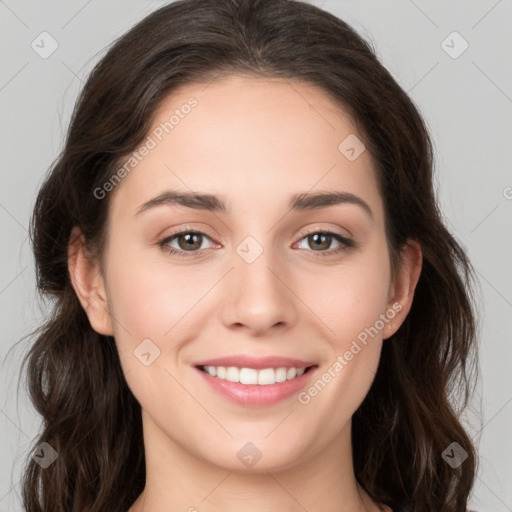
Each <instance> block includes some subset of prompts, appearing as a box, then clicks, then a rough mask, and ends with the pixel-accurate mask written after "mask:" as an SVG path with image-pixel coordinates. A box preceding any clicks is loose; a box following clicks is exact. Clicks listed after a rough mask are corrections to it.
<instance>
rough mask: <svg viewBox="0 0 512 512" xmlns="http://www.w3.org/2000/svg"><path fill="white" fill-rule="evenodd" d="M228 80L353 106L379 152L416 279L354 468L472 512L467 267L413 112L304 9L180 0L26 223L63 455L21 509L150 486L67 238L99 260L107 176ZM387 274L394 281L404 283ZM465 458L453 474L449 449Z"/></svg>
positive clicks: (52, 417)
mask: <svg viewBox="0 0 512 512" xmlns="http://www.w3.org/2000/svg"><path fill="white" fill-rule="evenodd" d="M233 74H238V75H247V76H257V77H266V78H280V79H284V80H290V81H298V82H303V83H307V84H312V85H314V86H317V87H318V88H320V89H321V90H322V91H323V92H324V93H325V94H327V95H328V96H329V97H330V98H331V99H332V101H334V102H336V104H338V105H339V106H340V107H342V108H343V109H344V110H345V111H346V112H348V113H349V115H350V116H351V118H352V120H353V121H354V123H355V124H356V127H357V129H358V134H360V136H361V138H362V139H363V141H364V144H365V146H366V148H367V150H368V151H369V152H370V154H371V156H372V160H373V162H374V168H375V173H376V176H377V180H378V184H379V189H380V192H381V194H382V198H383V201H384V209H385V223H386V237H387V241H388V247H389V250H390V257H391V262H392V266H393V269H396V268H397V265H398V264H399V261H400V260H399V258H400V249H401V248H402V247H403V245H404V244H405V243H406V241H407V239H408V238H412V239H416V240H418V241H419V242H420V244H421V247H422V255H423V268H422V272H421V275H420V278H419V281H418V284H417V286H416V291H415V298H414V301H413V304H412V308H411V310H410V312H409V314H408V316H407V318H406V319H405V321H404V323H403V324H402V326H401V327H400V329H399V330H398V331H397V332H396V333H395V334H394V335H393V336H392V337H391V338H390V339H389V340H387V341H386V343H384V345H383V348H382V353H381V362H380V365H379V368H378V371H377V374H376V376H375V379H374V382H373V384H372V386H371V388H370V390H369V392H368V394H367V396H366V398H365V399H364V401H363V403H362V404H361V406H360V407H359V408H358V410H357V411H356V412H355V414H354V416H353V418H352V421H353V428H352V444H353V457H354V470H355V475H356V478H357V480H358V482H359V483H360V485H361V486H362V487H363V488H364V489H365V490H366V491H367V492H368V494H369V495H370V496H371V497H372V499H374V500H375V501H377V502H382V503H384V504H386V505H388V506H389V507H391V508H392V509H393V510H394V512H405V511H411V512H412V511H415V512H420V511H428V512H432V511H434V510H435V511H436V512H461V511H462V510H466V508H467V500H468V497H469V495H470V492H471V489H472V486H473V483H474V479H475V473H476V467H477V452H476V448H475V445H474V444H473V442H472V440H471V438H470V436H469V435H468V433H467V432H466V430H465V428H464V427H463V425H462V422H461V420H460V414H461V412H462V411H463V410H464V409H465V408H466V407H467V405H468V399H469V397H470V396H471V394H472V392H473V388H472V383H473V382H474V381H473V380H472V379H473V372H476V374H478V364H477V361H478V353H477V345H476V339H477V334H476V333H477V325H476V323H477V322H476V317H475V313H474V311H475V305H474V301H473V296H474V295H473V283H474V281H475V276H474V270H473V268H472V266H471V263H470V262H469V260H468V257H467V255H466V253H465V251H464V249H463V248H462V247H461V245H459V243H458V242H457V241H456V240H455V238H454V237H453V236H452V234H451V233H450V231H449V230H448V229H447V227H446V225H445V222H444V220H443V218H442V214H441V212H440V210H439V208H438V206H437V201H436V197H435V190H434V182H433V179H434V152H433V143H432V141H431V138H430V135H429V132H428V129H427V127H426V124H425V122H424V120H423V119H422V117H421V115H420V113H419V110H418V108H417V107H416V106H415V104H414V103H413V101H412V100H411V99H410V98H409V97H408V95H407V94H406V93H405V92H404V90H403V89H402V88H401V87H400V86H399V85H398V84H397V82H396V81H395V80H394V79H393V77H392V76H391V74H390V73H389V72H388V71H387V70H386V69H385V68H384V67H383V65H382V64H381V63H380V61H379V59H378V57H377V56H376V52H375V50H374V48H373V46H372V44H371V43H369V42H368V41H366V40H364V39H363V38H362V37H361V36H360V35H359V34H357V32H355V31H354V29H352V28H351V27H350V26H349V25H347V24H346V23H345V22H343V21H342V20H340V19H339V18H337V17H336V16H334V15H332V14H330V13H328V12H326V11H324V10H322V9H320V8H318V7H316V6H313V5H311V4H308V3H306V2H302V1H297V0H178V1H176V2H173V3H170V4H168V5H165V6H163V7H161V8H159V9H157V10H155V11H154V12H152V13H151V14H149V15H147V16H146V17H145V18H144V19H143V20H142V21H140V22H139V23H137V24H136V25H135V26H134V27H133V28H131V29H130V30H129V31H127V32H126V33H125V34H124V35H122V36H121V37H120V38H118V39H117V40H116V41H114V42H113V43H112V44H111V45H110V46H109V47H108V48H107V49H106V51H105V54H104V55H103V56H102V58H101V59H100V60H99V62H98V63H97V64H96V65H95V67H94V69H93V70H92V72H91V73H90V75H89V77H88V79H87V81H86V83H85V85H84V87H83V89H82V90H81V92H80V94H79V97H78V99H77V101H76V104H75V107H74V111H73V115H72V118H71V121H70V125H69V128H68V131H67V136H66V139H65V142H64V147H63V149H62V151H61V152H60V154H59V156H58V157H57V158H56V159H55V160H54V162H53V163H52V165H51V167H50V169H49V170H48V173H47V175H46V177H45V180H44V182H43V184H42V186H41V188H40V190H39V193H38V196H37V199H36V202H35V206H34V210H33V213H32V217H31V224H30V239H31V243H32V247H33V252H34V256H35V261H36V275H37V287H38V292H39V293H40V294H41V295H42V296H43V297H46V298H50V299H51V300H52V304H51V306H52V309H51V314H50V315H49V317H48V318H47V319H46V321H45V323H44V324H43V325H41V326H40V327H39V328H38V329H37V330H36V331H35V333H33V334H35V339H34V343H33V344H32V345H31V347H30V350H29V351H28V353H27V354H26V356H25V358H24V359H23V363H22V371H23V369H26V371H27V377H26V382H27V387H28V389H29V393H30V398H31V400H32V402H33V404H34V407H35V409H36V410H37V412H38V413H39V414H40V415H41V416H42V429H41V433H40V436H39V437H38V438H37V439H36V440H35V444H34V446H36V445H39V444H40V443H42V442H47V443H48V444H49V445H51V446H52V448H54V449H55V450H56V451H57V453H58V458H57V459H56V460H55V462H54V463H53V464H52V465H51V466H50V467H48V468H47V469H42V468H41V466H40V465H39V464H37V462H35V461H34V460H32V458H27V461H26V464H25V466H24V468H23V481H22V482H23V483H22V492H23V502H24V506H25V507H26V510H27V511H28V512H41V511H44V512H50V511H52V512H85V511H87V512H103V511H105V510H108V511H109V512H126V510H128V508H129V507H130V506H131V505H132V504H133V502H134V501H135V499H136V498H137V496H138V495H139V494H140V493H141V492H142V491H143V488H144V484H145V471H146V470H145V461H144V445H143V438H142V420H141V408H140V404H139V403H138V402H137V400H136V399H135V397H134V396H133V394H132V392H131V391H130V389H129V388H128V386H127V384H126V381H125V378H124V375H123V372H122V369H121V365H120V361H119V357H118V353H117V350H116V346H115V341H114V338H113V337H110V336H103V335H100V334H98V333H96V332H95V331H94V330H93V329H92V328H91V325H90V323H89V321H88V318H87V316H86V314H85V312H84V310H83V309H82V307H81V305H80V303H79V301H78V298H77V296H76V294H75V292H74V290H73V287H72V285H71V281H70V276H69V272H68V246H69V242H70V234H71V231H72V229H73V227H75V226H78V227H79V228H80V229H81V231H82V233H83V234H84V236H85V241H86V246H87V248H88V250H89V251H90V254H91V255H92V256H94V257H100V256H101V254H102V250H103V249H104V244H105V238H106V230H105V226H106V223H107V220H108V211H109V210H108V208H109V197H110V195H109V194H107V196H106V197H105V199H103V200H99V199H98V198H97V197H96V196H95V194H94V190H95V189H97V188H98V187H101V186H102V184H104V183H106V182H107V181H108V180H109V179H110V178H111V177H112V176H113V175H114V173H115V171H116V170H117V169H119V166H120V165H121V164H122V162H123V161H124V159H125V158H126V156H127V155H129V154H130V153H131V152H133V151H134V150H135V149H136V148H137V147H138V145H139V144H140V143H141V141H143V139H144V137H145V136H146V135H147V132H148V131H149V129H150V127H151V122H152V119H153V118H154V115H155V112H156V109H157V108H158V107H159V105H160V104H161V103H162V101H163V100H164V99H165V98H166V97H167V96H168V95H169V94H171V93H172V92H173V90H175V89H176V88H178V87H180V86H182V85H186V84H187V83H207V82H209V81H211V80H215V79H216V78H217V77H219V76H229V75H233ZM394 271H395V270H393V272H394ZM454 442H456V443H458V444H459V445H460V446H461V447H462V448H463V449H464V450H465V452H466V453H467V459H466V460H465V461H464V462H463V463H462V464H460V465H459V466H458V467H456V468H452V467H451V465H449V464H447V462H445V460H444V459H443V455H442V454H443V451H444V450H445V449H446V448H447V447H449V446H450V445H451V443H454Z"/></svg>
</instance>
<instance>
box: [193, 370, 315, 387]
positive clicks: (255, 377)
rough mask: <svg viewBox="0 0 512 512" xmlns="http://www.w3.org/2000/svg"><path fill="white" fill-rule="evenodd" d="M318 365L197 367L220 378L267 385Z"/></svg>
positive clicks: (287, 378) (297, 374) (299, 375)
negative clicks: (299, 366) (258, 367)
mask: <svg viewBox="0 0 512 512" xmlns="http://www.w3.org/2000/svg"><path fill="white" fill-rule="evenodd" d="M316 366H317V365H313V366H307V367H303V368H295V367H289V368H286V367H284V366H283V367H278V368H262V369H255V368H245V367H243V368H238V367H236V366H227V367H226V366H210V365H208V366H205V365H200V366H197V368H198V369H199V370H201V371H203V372H204V373H207V374H208V375H210V376H212V377H216V378H217V379H219V380H225V381H229V382H238V383H240V384H246V385H257V386H267V385H271V384H277V383H280V382H286V381H289V380H294V379H297V378H299V377H301V376H302V375H304V374H305V373H307V372H308V371H310V370H311V369H312V368H316Z"/></svg>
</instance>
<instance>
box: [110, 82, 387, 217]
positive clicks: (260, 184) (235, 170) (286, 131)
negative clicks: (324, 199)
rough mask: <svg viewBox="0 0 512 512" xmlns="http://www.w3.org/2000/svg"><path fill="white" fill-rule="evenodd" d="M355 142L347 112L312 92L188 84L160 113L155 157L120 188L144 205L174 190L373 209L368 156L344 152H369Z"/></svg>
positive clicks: (151, 138)
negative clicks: (311, 197)
mask: <svg viewBox="0 0 512 512" xmlns="http://www.w3.org/2000/svg"><path fill="white" fill-rule="evenodd" d="M357 135H358V134H357V131H356V129H355V126H354V123H353V122H352V120H351V118H350V116H349V115H348V114H347V113H346V112H345V111H344V110H343V109H342V107H341V106H340V105H338V104H337V103H335V102H334V101H332V100H331V99H330V98H329V97H328V96H327V95H326V94H325V93H324V92H323V91H322V90H321V89H320V88H318V87H315V86H312V85H310V84H304V83H299V82H293V81H290V80H284V79H266V78H265V79H263V78H252V77H242V76H231V77H228V78H223V79H222V80H214V81H212V82H210V83H208V84H204V83H203V84H195V83H193V84H187V85H185V86H182V87H180V88H179V89H177V90H175V91H173V92H172V93H171V94H170V95H168V96H167V97H166V98H165V99H164V100H163V101H162V103H161V104H160V106H159V108H158V109H157V110H156V112H155V114H154V116H153V119H152V123H151V128H150V130H149V131H148V134H147V136H146V138H145V139H144V141H143V144H142V145H146V146H147V147H150V149H149V150H148V151H145V156H144V157H143V158H142V159H140V160H138V161H137V162H136V163H134V166H133V170H132V171H130V172H129V174H128V176H127V177H126V178H125V179H123V183H121V185H122V186H119V187H118V188H120V189H121V188H125V189H126V193H124V194H121V195H123V196H124V200H129V201H130V202H132V203H134V202H137V203H138V204H140V203H141V202H143V201H144V200H147V199H149V198H150V196H152V195H156V194H157V193H161V192H162V191H163V190H164V189H166V188H172V189H181V190H187V189H192V190H203V191H204V190H208V191H209V192H210V193H214V194H215V193H218V194H222V195H224V196H228V197H229V198H230V199H229V202H230V204H233V206H236V204H237V203H238V204H239V205H240V206H241V205H247V204H248V201H249V202H250V201H251V198H252V200H254V202H255V203H259V204H260V205H261V204H262V203H261V201H262V200H263V201H267V202H270V201H275V202H279V203H281V202H282V201H284V200H287V199H288V198H289V197H290V195H292V194H294V193H297V192H305V191H315V189H317V188H318V189H337V190H345V191H348V192H351V193H355V194H357V195H361V196H364V198H365V200H366V201H367V202H373V203H374V205H375V204H376V203H379V202H380V198H379V194H378V191H377V185H376V180H375V176H374V170H373V165H372V160H371V157H370V155H369V153H368V151H365V150H362V152H361V154H360V155H359V156H358V157H357V158H356V159H353V158H347V154H346V152H344V151H346V149H347V146H354V147H355V149H356V150H357V151H358V152H359V151H361V147H360V146H357V144H362V143H361V142H358V141H360V138H359V137H357ZM346 141H348V142H346ZM354 144H355V145H356V146H357V147H356V146H355V145H354ZM362 147H363V149H364V146H362ZM349 149H350V148H349ZM352 154H353V153H352ZM348 156H351V155H350V154H348ZM116 192H119V190H117V191H116ZM379 206H380V205H377V208H376V209H377V210H378V209H379ZM133 207H134V208H135V207H136V205H134V206H133Z"/></svg>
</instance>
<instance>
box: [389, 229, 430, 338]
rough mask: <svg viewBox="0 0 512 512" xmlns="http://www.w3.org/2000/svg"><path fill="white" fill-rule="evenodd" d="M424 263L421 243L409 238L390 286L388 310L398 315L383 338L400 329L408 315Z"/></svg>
mask: <svg viewBox="0 0 512 512" xmlns="http://www.w3.org/2000/svg"><path fill="white" fill-rule="evenodd" d="M422 263H423V256H422V252H421V245H420V244H419V242H418V241H416V240H413V239H408V240H407V242H406V243H405V245H404V246H403V247H402V249H401V251H400V262H399V265H398V268H397V271H396V275H395V276H394V278H393V279H392V281H391V283H390V286H389V301H388V311H389V310H393V311H395V312H396V315H395V316H394V317H393V319H392V320H390V321H389V322H388V324H387V327H386V328H384V331H383V333H382V337H383V339H387V338H389V337H390V336H392V335H393V334H394V333H395V332H396V331H398V328H399V327H400V326H401V325H402V323H403V321H404V320H405V318H406V317H407V314H408V313H409V310H410V309H411V306H412V300H413V298H414V290H415V288H416V285H417V284H418V280H419V278H420V274H421V268H422ZM390 326H391V327H390Z"/></svg>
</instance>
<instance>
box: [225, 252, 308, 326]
mask: <svg viewBox="0 0 512 512" xmlns="http://www.w3.org/2000/svg"><path fill="white" fill-rule="evenodd" d="M247 247H249V251H251V250H252V251H254V250H255V247H254V245H253V246H251V244H250V243H249V245H247V246H243V245H242V247H239V248H238V251H237V252H236V253H234V257H233V269H232V271H231V272H230V273H229V277H228V278H227V280H226V284H225V289H224V291H223V292H224V299H223V304H222V307H221V317H222V321H223V323H224V325H225V326H226V327H227V328H229V329H237V330H239V331H246V332H247V333H249V334H251V335H254V336H262V335H268V334H269V330H275V329H279V330H280V331H284V330H287V329H289V328H291V327H292V326H293V325H294V324H295V322H296V320H297V316H298V304H297V303H298V302H300V301H298V298H297V297H296V296H295V295H294V293H293V288H294V286H293V277H292V274H291V272H290V267H289V265H287V264H285V262H284V261H281V262H280V261H279V259H278V258H277V257H276V256H275V255H274V254H273V253H272V251H271V249H267V248H264V250H263V252H261V254H259V256H257V258H256V259H255V260H254V261H252V258H250V257H249V258H248V257H246V254H244V248H247ZM261 249H263V247H262V248H261ZM261 249H260V250H261ZM253 256H254V255H253Z"/></svg>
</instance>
